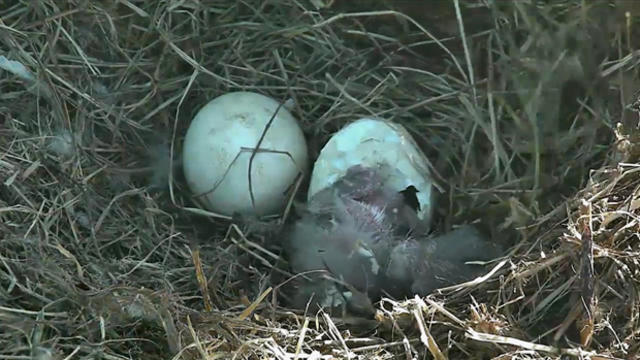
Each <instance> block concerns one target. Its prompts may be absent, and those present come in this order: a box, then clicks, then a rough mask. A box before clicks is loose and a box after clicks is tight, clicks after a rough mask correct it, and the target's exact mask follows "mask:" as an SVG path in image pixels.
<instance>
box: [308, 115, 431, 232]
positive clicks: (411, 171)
mask: <svg viewBox="0 0 640 360" xmlns="http://www.w3.org/2000/svg"><path fill="white" fill-rule="evenodd" d="M354 165H363V166H367V167H378V168H380V169H390V173H388V174H385V177H386V185H388V186H390V187H391V188H392V189H394V190H397V191H403V190H405V189H407V188H409V187H411V186H413V187H415V189H416V190H417V191H418V192H417V193H416V194H415V195H416V197H417V200H418V203H419V205H420V209H419V210H418V212H417V215H418V218H419V219H420V221H422V222H423V223H424V224H425V225H426V226H427V227H428V226H430V223H431V216H432V214H433V210H432V209H433V204H432V201H433V197H432V188H433V181H432V178H431V176H430V171H429V161H428V159H427V157H426V155H424V153H423V152H422V151H421V150H420V148H419V147H418V145H417V144H416V142H415V140H414V139H413V138H412V137H411V134H409V132H408V131H407V130H406V129H405V128H404V127H403V126H402V125H400V124H395V123H392V122H389V121H385V120H381V119H370V118H362V119H359V120H357V121H355V122H353V123H351V124H349V125H347V126H345V127H344V128H342V129H341V130H340V131H338V132H336V133H335V134H334V135H333V136H332V137H331V138H330V139H329V141H328V142H327V144H326V145H325V146H324V148H323V149H322V151H321V152H320V155H319V156H318V159H317V160H316V163H315V165H314V167H313V173H312V175H311V183H310V185H309V192H308V199H311V197H312V196H313V195H315V194H316V193H318V192H319V191H320V190H322V189H325V188H327V187H330V186H331V185H332V184H333V183H334V182H336V180H338V179H339V178H341V177H342V176H344V175H345V174H346V172H347V170H348V169H349V168H350V167H352V166H354Z"/></svg>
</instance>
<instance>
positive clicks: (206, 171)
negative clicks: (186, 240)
mask: <svg viewBox="0 0 640 360" xmlns="http://www.w3.org/2000/svg"><path fill="white" fill-rule="evenodd" d="M278 105H279V104H278V102H276V101H275V100H273V99H271V98H269V97H267V96H264V95H261V94H257V93H252V92H232V93H228V94H225V95H222V96H219V97H217V98H215V99H213V100H211V101H210V102H209V103H208V104H206V105H205V106H204V107H203V108H202V109H201V110H200V111H199V112H198V113H197V114H196V116H195V118H194V119H193V121H192V122H191V124H190V125H189V129H188V130H187V134H186V136H185V139H184V148H183V154H182V155H183V168H184V175H185V178H186V180H187V184H188V186H189V188H190V190H191V192H192V193H193V195H194V196H196V197H197V198H198V199H199V200H201V203H203V205H205V206H206V207H207V208H208V209H209V210H211V211H214V212H217V213H219V214H223V215H232V214H233V213H236V212H237V213H240V214H246V215H257V216H263V215H271V214H275V213H278V212H279V211H281V210H282V209H283V207H284V206H285V205H286V201H287V199H288V195H289V194H288V190H289V189H290V188H291V187H292V185H293V184H294V183H295V181H296V178H297V177H298V175H299V174H300V173H305V172H306V171H307V167H308V154H307V143H306V140H305V138H304V134H303V133H302V130H301V128H300V126H299V125H298V122H297V121H296V119H295V118H294V117H293V115H292V114H291V113H290V112H289V111H288V110H287V109H286V108H285V107H284V106H282V107H280V109H279V110H278V114H277V115H276V117H275V118H274V120H273V122H272V123H271V126H270V127H269V128H268V130H266V135H265V136H264V139H263V141H262V143H261V144H260V149H259V150H258V152H257V153H256V155H255V158H254V159H253V163H252V165H251V177H252V178H251V185H252V192H253V196H254V201H255V203H253V204H252V200H251V196H250V191H249V178H248V170H249V160H250V158H251V154H252V151H253V149H254V148H255V147H256V146H257V145H258V142H259V140H260V137H261V136H262V134H263V132H264V131H265V127H266V126H267V125H268V123H269V121H270V120H271V118H272V117H273V114H274V113H275V112H276V110H277V109H278Z"/></svg>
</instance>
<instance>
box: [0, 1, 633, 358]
mask: <svg viewBox="0 0 640 360" xmlns="http://www.w3.org/2000/svg"><path fill="white" fill-rule="evenodd" d="M312 3H315V4H325V5H328V6H327V7H325V8H322V9H319V10H318V9H316V8H314V6H313V5H312ZM354 3H356V2H348V1H340V0H337V1H333V2H331V1H318V0H315V1H311V2H308V1H303V0H299V1H297V0H290V1H283V0H272V1H262V0H243V1H223V0H211V1H203V2H199V1H180V2H177V1H133V0H120V1H113V2H95V1H79V0H70V1H66V2H59V1H53V0H41V1H3V2H2V4H1V5H0V30H1V32H0V55H4V56H6V58H7V59H9V60H12V61H18V62H19V63H22V64H24V66H26V68H27V69H28V71H30V72H31V73H32V74H33V76H34V79H31V80H30V79H25V78H24V76H23V77H22V78H21V77H20V76H17V75H15V74H12V73H11V72H9V71H2V72H0V114H1V115H2V123H1V125H0V179H1V180H2V184H1V185H0V359H74V358H104V359H128V358H133V359H136V358H143V359H154V358H164V359H167V358H174V359H191V358H200V359H217V358H225V359H226V358H237V359H243V358H251V359H252V358H276V359H289V358H297V359H332V358H361V359H387V358H406V359H413V358H428V357H429V356H432V357H434V358H436V359H447V358H451V359H457V358H478V359H480V358H500V359H508V358H514V359H515V358H518V359H520V358H526V359H542V358H549V357H553V358H556V357H560V356H561V354H564V355H565V356H570V357H585V356H586V354H591V355H593V354H599V355H598V356H601V357H600V358H609V357H617V358H634V357H635V356H637V354H638V353H639V351H640V349H639V347H638V344H639V343H640V341H638V338H639V336H640V324H638V322H639V321H640V316H639V314H640V312H639V310H640V305H639V304H638V299H639V295H640V292H639V291H638V287H639V285H638V284H640V277H639V275H638V274H640V260H638V259H640V255H638V254H639V251H640V246H638V243H639V241H640V239H638V235H637V234H638V231H639V227H640V223H639V222H638V215H639V214H640V210H639V209H638V208H639V207H640V205H639V204H640V203H639V202H638V201H639V200H638V196H639V195H638V191H639V190H638V189H640V177H639V176H638V175H637V174H638V171H639V168H638V165H637V163H636V162H637V161H638V160H639V159H640V157H639V155H640V151H639V150H638V146H637V143H638V139H639V138H640V137H639V135H638V134H637V133H635V130H634V127H635V124H636V123H637V121H638V119H637V114H635V113H633V112H632V111H631V110H629V109H626V108H625V106H627V104H631V103H632V102H633V101H634V100H635V99H634V97H633V96H634V95H633V94H634V91H635V89H637V88H638V86H639V85H640V84H637V82H638V80H637V72H636V68H637V67H636V65H637V50H636V49H634V48H633V47H632V44H633V42H634V40H636V39H638V34H637V31H638V27H637V25H636V21H637V16H640V11H639V9H638V6H637V5H635V3H634V2H631V1H628V2H626V1H614V2H612V3H611V6H608V5H607V4H606V3H605V2H598V3H596V2H593V3H592V2H583V1H579V0H565V1H552V2H549V5H542V4H541V3H540V2H536V5H533V4H532V3H533V2H532V1H520V2H500V1H498V2H490V3H491V4H492V5H490V6H488V5H486V4H485V2H481V1H473V2H471V1H451V2H450V1H445V2H437V3H436V2H429V3H430V8H429V9H426V6H424V5H417V4H418V3H417V2H402V1H396V2H393V1H378V2H375V1H363V2H357V4H358V5H353V4H354ZM626 13H628V14H629V16H625V14H626ZM461 34H464V36H462V37H461ZM233 90H249V91H256V92H260V93H264V94H267V95H269V96H272V97H274V98H275V99H278V100H279V101H282V102H284V101H287V100H293V103H294V113H295V115H296V116H297V117H298V118H299V119H300V120H301V123H302V126H303V128H304V130H305V133H306V134H307V135H308V139H309V144H310V147H311V152H312V153H313V154H314V155H315V154H317V152H318V150H319V149H320V148H321V146H322V145H323V143H324V141H326V139H327V138H328V137H329V136H330V134H331V132H332V131H335V130H336V129H338V128H340V127H341V126H342V125H344V124H345V123H347V122H349V121H352V120H355V119H357V118H358V117H362V116H381V117H385V118H388V119H392V120H394V121H397V122H400V123H402V124H405V125H406V126H407V127H408V128H409V129H410V130H411V132H412V133H413V134H414V135H415V137H416V139H417V140H418V142H419V143H420V145H421V146H423V147H424V150H425V152H426V153H427V155H428V156H429V157H430V158H431V159H432V161H433V163H434V171H435V172H436V174H437V176H436V180H437V181H438V183H439V185H440V187H441V189H442V196H440V198H439V199H438V201H439V206H438V209H439V210H438V214H437V217H438V218H437V220H438V223H437V228H438V230H443V229H446V228H447V227H449V226H450V225H451V224H455V223H459V222H463V221H475V220H478V221H479V222H480V223H481V224H482V225H483V226H484V227H486V228H487V229H489V230H491V231H492V232H493V234H494V238H495V239H496V241H501V242H504V243H505V244H508V245H511V246H512V250H511V251H510V253H509V255H508V256H506V257H505V258H504V259H500V260H498V261H496V262H495V263H493V264H491V265H490V267H489V269H491V272H490V273H489V274H488V275H487V276H486V277H484V278H482V279H479V280H477V281H474V282H472V283H469V284H463V285H461V286H458V287H455V288H452V289H448V290H443V291H442V292H441V293H438V294H433V295H431V296H429V297H426V298H423V299H420V298H415V299H409V300H404V301H400V300H398V301H396V300H391V299H384V300H383V301H382V302H381V303H380V304H378V313H377V315H376V317H375V319H360V318H353V317H349V316H344V317H337V318H331V317H329V316H327V315H326V314H322V313H321V314H318V315H317V316H310V317H305V316H302V314H300V313H296V312H294V311H290V310H288V309H286V308H284V307H283V306H282V304H281V303H279V301H278V300H279V296H278V295H279V290H280V288H279V284H278V283H274V282H273V281H272V278H275V277H274V276H272V275H273V273H274V272H276V271H277V269H279V268H280V267H281V266H280V265H281V263H280V261H279V258H278V253H279V249H278V241H277V240H278V239H277V236H275V237H274V236H272V234H273V233H274V231H273V230H274V227H275V230H277V223H276V224H275V225H274V224H273V223H272V222H258V221H249V222H243V221H235V222H230V221H228V219H221V218H218V217H216V216H214V215H212V214H207V213H203V212H200V213H198V212H197V211H196V210H193V209H195V205H194V204H193V203H192V202H191V200H190V198H189V194H188V193H187V191H186V190H185V188H184V185H183V183H182V179H181V172H180V171H179V164H177V159H178V157H176V154H178V153H179V150H180V148H181V138H182V136H183V135H184V132H185V130H186V127H187V126H188V124H189V121H190V119H191V118H192V116H193V115H194V114H195V112H196V111H197V110H198V109H199V107H200V106H202V105H203V104H204V103H205V102H206V101H208V100H209V99H211V98H213V97H215V96H217V95H220V94H222V93H224V92H228V91H233ZM617 123H621V125H620V127H619V128H616V124H617ZM614 145H615V146H614ZM170 159H171V161H170ZM170 162H171V163H176V167H175V168H174V167H171V166H170V165H169V163H170ZM591 169H595V170H597V171H591ZM168 179H171V181H170V182H169V181H168ZM169 185H170V186H169ZM189 209H191V211H189ZM232 223H236V224H237V225H232ZM428 354H430V355H428ZM592 358H598V357H592Z"/></svg>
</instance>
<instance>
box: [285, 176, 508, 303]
mask: <svg viewBox="0 0 640 360" xmlns="http://www.w3.org/2000/svg"><path fill="white" fill-rule="evenodd" d="M426 230H428V229H425V228H424V227H421V224H420V222H419V221H418V218H417V215H416V209H414V208H412V207H411V205H410V204H409V203H408V202H407V201H406V199H405V197H404V195H403V194H402V193H399V192H397V191H393V190H390V189H389V188H387V187H386V186H385V183H384V167H383V168H381V169H375V168H365V167H362V166H354V167H352V168H350V169H349V171H347V174H346V175H345V176H344V177H343V178H341V179H339V180H338V181H336V182H335V183H334V184H333V186H331V187H329V188H326V189H324V190H322V191H320V192H319V193H317V194H316V195H315V196H314V197H313V198H312V199H311V201H310V202H309V204H308V205H307V207H306V208H305V209H303V211H302V214H301V217H300V219H299V220H298V221H296V222H295V223H294V224H293V225H292V227H291V228H290V230H289V233H288V236H287V240H286V244H285V249H286V251H287V254H288V258H289V263H290V265H291V268H292V270H293V272H294V273H297V274H300V273H307V274H306V275H305V277H304V278H300V279H299V281H298V287H297V291H296V294H295V296H294V303H295V304H296V305H297V306H296V307H301V306H303V305H306V304H307V302H308V299H309V298H310V297H312V298H313V300H312V304H314V305H315V306H316V307H324V308H335V307H340V306H343V307H344V306H346V307H347V308H355V309H359V310H362V309H363V308H364V309H369V308H370V307H371V305H370V302H369V303H367V301H366V300H369V299H375V298H378V297H379V296H380V295H382V294H385V293H386V294H390V295H392V296H397V297H402V296H411V295H412V294H419V295H426V294H428V293H430V292H431V291H433V290H435V289H437V288H439V287H444V286H447V285H451V284H453V283H456V282H463V281H468V280H470V279H472V278H473V277H475V276H477V275H479V274H480V273H481V272H482V271H483V270H484V269H483V267H482V266H479V265H470V264H466V263H465V262H467V261H474V260H475V261H477V260H490V259H492V258H495V257H497V256H499V255H500V249H499V248H498V247H497V246H495V245H494V244H492V243H491V242H489V241H488V240H486V239H484V238H483V237H482V236H481V234H480V233H479V232H478V231H477V230H476V229H475V228H473V227H471V226H463V227H461V228H459V229H457V230H454V231H452V232H449V233H447V234H444V235H441V236H437V237H427V236H426ZM411 232H412V235H411V236H408V234H409V233H411Z"/></svg>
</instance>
